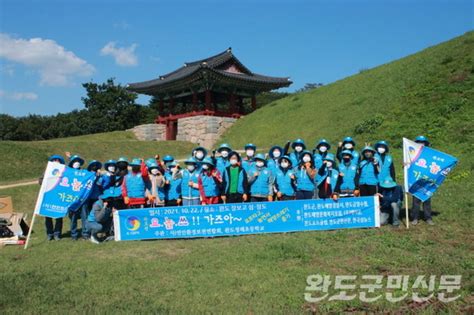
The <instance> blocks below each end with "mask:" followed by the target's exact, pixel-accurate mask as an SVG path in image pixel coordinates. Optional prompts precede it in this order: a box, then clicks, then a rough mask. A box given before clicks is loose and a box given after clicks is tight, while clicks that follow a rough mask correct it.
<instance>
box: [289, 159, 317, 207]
mask: <svg viewBox="0 0 474 315" xmlns="http://www.w3.org/2000/svg"><path fill="white" fill-rule="evenodd" d="M290 159H291V157H290ZM291 163H293V159H291ZM294 172H295V175H296V199H313V196H314V188H315V185H314V182H315V177H316V169H315V168H314V160H313V154H312V153H311V152H309V151H307V150H304V151H302V152H301V154H300V162H298V163H297V164H296V167H295V169H294Z"/></svg>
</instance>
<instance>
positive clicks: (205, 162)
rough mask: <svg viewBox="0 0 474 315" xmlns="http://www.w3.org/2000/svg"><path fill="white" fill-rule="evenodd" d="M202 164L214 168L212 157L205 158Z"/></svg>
mask: <svg viewBox="0 0 474 315" xmlns="http://www.w3.org/2000/svg"><path fill="white" fill-rule="evenodd" d="M201 163H202V164H208V165H211V166H214V162H212V159H211V158H210V157H207V158H204V160H202V162H201Z"/></svg>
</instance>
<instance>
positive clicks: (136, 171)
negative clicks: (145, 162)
mask: <svg viewBox="0 0 474 315" xmlns="http://www.w3.org/2000/svg"><path fill="white" fill-rule="evenodd" d="M132 171H133V172H134V173H138V172H140V166H132Z"/></svg>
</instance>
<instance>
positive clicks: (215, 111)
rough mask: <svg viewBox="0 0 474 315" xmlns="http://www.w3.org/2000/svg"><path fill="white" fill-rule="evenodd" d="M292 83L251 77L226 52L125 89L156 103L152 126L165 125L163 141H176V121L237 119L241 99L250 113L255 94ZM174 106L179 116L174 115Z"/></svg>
mask: <svg viewBox="0 0 474 315" xmlns="http://www.w3.org/2000/svg"><path fill="white" fill-rule="evenodd" d="M291 83H292V81H291V80H290V79H289V78H288V77H270V76H266V75H261V74H257V73H253V72H252V71H250V70H249V69H248V68H247V67H246V66H245V65H244V64H242V63H241V62H240V61H239V60H238V59H237V58H236V57H235V56H234V54H233V53H232V49H231V48H228V49H227V50H225V51H224V52H222V53H220V54H217V55H215V56H212V57H209V58H206V59H201V60H197V61H193V62H186V63H184V65H183V66H182V67H180V68H178V69H176V70H175V71H173V72H170V73H168V74H165V75H162V76H159V77H158V78H156V79H153V80H150V81H144V82H138V83H130V84H129V85H128V86H127V89H128V90H130V91H133V92H136V93H140V94H146V95H150V96H153V97H155V98H156V99H157V100H158V102H159V105H158V111H159V116H158V117H157V118H156V120H155V122H156V123H159V124H166V140H175V139H176V133H177V128H178V126H177V121H178V119H181V118H185V117H190V116H198V115H207V116H222V117H234V118H239V117H240V116H241V115H243V114H244V99H250V104H251V109H250V111H253V110H255V109H256V106H257V103H256V98H255V96H256V95H257V94H259V93H262V92H267V91H271V90H274V89H278V88H281V87H287V86H289V85H290V84H291ZM177 106H179V107H180V109H181V113H179V114H178V113H176V110H175V113H173V109H175V107H177ZM183 109H184V110H183ZM183 111H184V113H183ZM247 112H248V110H247Z"/></svg>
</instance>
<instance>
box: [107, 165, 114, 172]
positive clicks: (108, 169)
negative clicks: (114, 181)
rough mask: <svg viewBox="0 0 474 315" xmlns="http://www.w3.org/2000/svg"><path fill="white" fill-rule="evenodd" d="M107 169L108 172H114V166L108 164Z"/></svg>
mask: <svg viewBox="0 0 474 315" xmlns="http://www.w3.org/2000/svg"><path fill="white" fill-rule="evenodd" d="M107 171H109V172H110V173H113V172H115V166H109V167H107Z"/></svg>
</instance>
